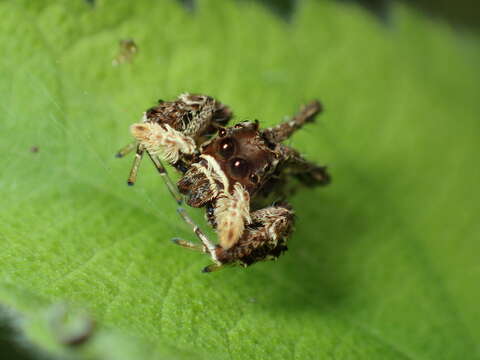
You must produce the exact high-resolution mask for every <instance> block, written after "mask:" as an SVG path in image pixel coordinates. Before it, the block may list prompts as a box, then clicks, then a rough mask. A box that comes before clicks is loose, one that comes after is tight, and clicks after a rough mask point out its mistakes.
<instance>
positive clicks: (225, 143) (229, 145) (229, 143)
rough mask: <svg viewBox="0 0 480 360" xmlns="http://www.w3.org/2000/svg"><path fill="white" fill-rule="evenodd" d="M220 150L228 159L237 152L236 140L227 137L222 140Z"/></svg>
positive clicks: (221, 154)
mask: <svg viewBox="0 0 480 360" xmlns="http://www.w3.org/2000/svg"><path fill="white" fill-rule="evenodd" d="M218 152H219V153H220V156H222V157H223V158H224V159H228V158H229V157H231V156H232V155H233V153H234V152H235V141H234V140H233V139H231V138H225V139H223V140H222V141H220V144H219V146H218Z"/></svg>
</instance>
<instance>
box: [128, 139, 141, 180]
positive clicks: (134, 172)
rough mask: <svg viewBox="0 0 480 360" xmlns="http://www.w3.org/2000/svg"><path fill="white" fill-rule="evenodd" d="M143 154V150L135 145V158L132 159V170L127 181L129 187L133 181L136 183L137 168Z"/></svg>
mask: <svg viewBox="0 0 480 360" xmlns="http://www.w3.org/2000/svg"><path fill="white" fill-rule="evenodd" d="M144 152H145V148H144V147H143V146H141V145H140V144H139V145H137V151H136V153H135V158H134V159H133V164H132V169H131V170H130V175H129V177H128V180H127V184H128V185H130V186H132V185H134V184H135V181H137V173H138V168H139V167H140V163H141V161H142V158H143V153H144Z"/></svg>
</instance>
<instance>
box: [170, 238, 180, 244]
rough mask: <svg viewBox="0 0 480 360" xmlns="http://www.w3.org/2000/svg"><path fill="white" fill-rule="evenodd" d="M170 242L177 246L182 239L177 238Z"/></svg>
mask: <svg viewBox="0 0 480 360" xmlns="http://www.w3.org/2000/svg"><path fill="white" fill-rule="evenodd" d="M170 241H171V242H173V243H174V244H176V245H179V242H180V238H177V237H175V238H172V239H170Z"/></svg>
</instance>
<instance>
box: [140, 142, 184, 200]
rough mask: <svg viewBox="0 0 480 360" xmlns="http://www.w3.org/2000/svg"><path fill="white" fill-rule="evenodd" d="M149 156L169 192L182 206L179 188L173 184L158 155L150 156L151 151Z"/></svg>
mask: <svg viewBox="0 0 480 360" xmlns="http://www.w3.org/2000/svg"><path fill="white" fill-rule="evenodd" d="M147 154H148V156H149V157H150V159H151V160H152V162H153V164H154V165H155V168H156V169H157V171H158V173H159V174H160V175H161V177H162V179H163V181H164V182H165V185H166V186H167V188H168V191H170V194H171V195H172V197H173V198H174V199H175V201H176V202H177V204H178V205H182V203H183V197H182V195H180V193H179V192H178V189H177V187H176V186H175V184H174V183H173V182H172V179H171V178H170V176H169V175H168V173H167V169H165V167H164V166H163V164H162V162H161V160H160V158H159V157H158V156H157V155H152V154H150V152H149V151H147Z"/></svg>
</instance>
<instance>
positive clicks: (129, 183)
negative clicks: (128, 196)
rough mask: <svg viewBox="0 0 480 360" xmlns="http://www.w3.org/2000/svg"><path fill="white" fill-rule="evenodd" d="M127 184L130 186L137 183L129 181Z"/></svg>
mask: <svg viewBox="0 0 480 360" xmlns="http://www.w3.org/2000/svg"><path fill="white" fill-rule="evenodd" d="M127 185H128V186H133V185H135V183H134V182H133V181H127Z"/></svg>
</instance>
